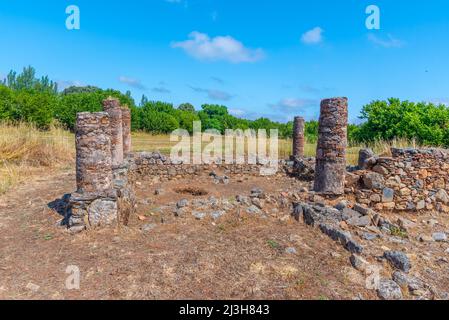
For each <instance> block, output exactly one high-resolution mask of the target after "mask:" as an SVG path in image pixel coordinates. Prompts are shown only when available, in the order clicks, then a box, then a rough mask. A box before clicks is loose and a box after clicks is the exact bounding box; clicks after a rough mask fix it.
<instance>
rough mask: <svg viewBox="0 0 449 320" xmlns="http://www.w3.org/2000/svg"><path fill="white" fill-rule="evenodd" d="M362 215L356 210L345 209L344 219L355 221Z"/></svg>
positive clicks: (343, 211) (343, 212)
mask: <svg viewBox="0 0 449 320" xmlns="http://www.w3.org/2000/svg"><path fill="white" fill-rule="evenodd" d="M360 216H361V215H360V213H358V212H357V211H355V210H352V209H349V208H345V209H343V210H342V219H343V221H348V220H350V219H354V218H360Z"/></svg>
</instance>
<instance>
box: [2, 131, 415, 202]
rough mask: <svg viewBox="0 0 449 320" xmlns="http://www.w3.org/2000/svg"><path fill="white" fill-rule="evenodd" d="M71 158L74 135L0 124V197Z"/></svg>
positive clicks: (402, 143)
mask: <svg viewBox="0 0 449 320" xmlns="http://www.w3.org/2000/svg"><path fill="white" fill-rule="evenodd" d="M174 144H176V142H170V136H168V135H151V134H148V133H142V132H136V133H133V150H134V151H154V150H159V151H160V152H162V153H164V154H166V155H168V154H170V148H171V147H172V146H173V145H174ZM391 146H395V147H410V146H415V143H414V142H413V141H406V140H395V141H392V142H377V143H373V144H371V145H369V146H368V147H371V148H372V149H373V150H374V151H375V152H376V153H377V154H382V155H387V156H388V155H389V153H390V147H391ZM363 147H366V146H363V145H353V146H350V147H349V148H348V164H356V163H357V159H358V152H359V150H360V148H363ZM315 149H316V144H312V143H307V144H306V148H305V153H306V156H314V155H315ZM291 150H292V142H291V140H280V141H279V157H280V158H281V159H282V158H288V157H289V156H290V154H291ZM74 158H75V146H74V135H73V133H70V132H68V131H66V130H63V129H61V128H58V127H52V128H50V130H49V131H39V130H37V129H36V128H35V127H33V126H31V125H28V124H19V125H11V124H5V123H3V124H0V194H1V193H4V192H6V191H7V190H9V189H11V188H12V187H14V185H17V184H18V183H20V182H24V181H26V179H29V178H31V177H36V176H39V175H47V174H49V173H50V172H52V171H56V170H60V169H62V168H73V166H74Z"/></svg>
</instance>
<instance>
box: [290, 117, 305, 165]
mask: <svg viewBox="0 0 449 320" xmlns="http://www.w3.org/2000/svg"><path fill="white" fill-rule="evenodd" d="M304 126H305V122H304V118H302V117H295V120H294V122H293V158H303V157H304V141H305V140H304Z"/></svg>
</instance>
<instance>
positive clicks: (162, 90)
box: [151, 87, 171, 93]
mask: <svg viewBox="0 0 449 320" xmlns="http://www.w3.org/2000/svg"><path fill="white" fill-rule="evenodd" d="M151 91H153V92H157V93H171V91H170V89H167V88H165V87H154V88H153V89H151Z"/></svg>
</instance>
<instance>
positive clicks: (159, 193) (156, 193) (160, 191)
mask: <svg viewBox="0 0 449 320" xmlns="http://www.w3.org/2000/svg"><path fill="white" fill-rule="evenodd" d="M162 194H164V189H161V188H158V189H156V190H154V195H156V196H160V195H162Z"/></svg>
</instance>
